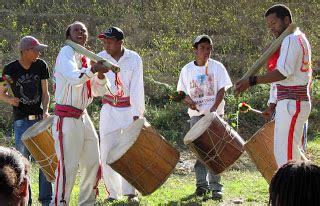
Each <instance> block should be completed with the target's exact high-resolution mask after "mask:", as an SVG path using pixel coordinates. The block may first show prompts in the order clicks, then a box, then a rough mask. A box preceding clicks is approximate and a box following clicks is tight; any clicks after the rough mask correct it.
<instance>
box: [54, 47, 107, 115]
mask: <svg viewBox="0 0 320 206" xmlns="http://www.w3.org/2000/svg"><path fill="white" fill-rule="evenodd" d="M87 64H88V68H82V63H81V55H80V54H78V53H76V52H75V51H74V50H73V49H72V48H71V47H70V46H64V47H63V48H62V49H61V50H60V52H59V54H58V57H57V59H56V63H55V66H54V70H55V72H54V77H55V81H56V91H55V100H56V103H57V104H62V105H70V106H73V107H76V108H78V109H81V110H85V109H86V108H87V106H88V105H89V104H90V103H91V102H92V100H93V97H94V96H102V95H104V94H105V93H106V92H107V91H108V88H107V84H108V81H107V79H106V78H105V79H99V78H98V77H97V75H95V74H93V73H92V72H91V66H90V60H89V59H87ZM88 80H90V82H91V92H92V95H91V96H92V97H90V98H89V97H88V87H87V83H86V82H87V81H88Z"/></svg>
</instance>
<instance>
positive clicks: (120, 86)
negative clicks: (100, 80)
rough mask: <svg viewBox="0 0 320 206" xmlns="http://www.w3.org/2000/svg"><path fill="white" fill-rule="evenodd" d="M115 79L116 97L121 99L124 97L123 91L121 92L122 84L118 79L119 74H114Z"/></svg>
mask: <svg viewBox="0 0 320 206" xmlns="http://www.w3.org/2000/svg"><path fill="white" fill-rule="evenodd" d="M115 75H116V77H115V82H114V83H115V85H116V86H117V90H118V92H117V96H119V97H122V96H123V95H124V91H123V86H122V82H121V79H120V75H119V73H115Z"/></svg>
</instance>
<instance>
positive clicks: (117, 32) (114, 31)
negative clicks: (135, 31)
mask: <svg viewBox="0 0 320 206" xmlns="http://www.w3.org/2000/svg"><path fill="white" fill-rule="evenodd" d="M98 38H100V39H104V38H115V39H117V40H122V39H123V38H124V33H123V31H122V30H121V29H120V28H118V27H110V28H108V29H107V30H106V31H105V32H104V33H101V34H99V35H98Z"/></svg>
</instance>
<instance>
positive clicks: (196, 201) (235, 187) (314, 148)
mask: <svg viewBox="0 0 320 206" xmlns="http://www.w3.org/2000/svg"><path fill="white" fill-rule="evenodd" d="M308 155H309V157H310V158H311V159H312V161H313V162H314V163H316V164H320V139H319V138H317V139H315V140H314V141H311V142H309V143H308ZM242 158H244V157H242ZM31 178H32V182H33V184H32V190H33V191H32V192H33V197H34V201H36V200H35V199H36V198H35V197H37V196H38V182H37V179H38V171H37V167H36V166H35V165H33V168H32V177H31ZM79 182H80V179H79V178H77V180H76V184H75V187H74V188H73V192H72V195H71V202H70V205H77V198H78V195H79ZM222 184H223V185H224V190H223V192H224V198H223V200H222V201H214V200H210V199H209V200H206V201H203V200H202V199H201V198H197V197H194V196H192V195H191V194H192V193H193V192H194V190H195V177H194V173H193V172H181V171H178V170H177V171H176V172H175V173H173V174H172V175H171V176H170V177H169V179H168V180H167V181H166V182H165V184H164V185H163V186H162V187H160V188H159V189H158V190H157V191H155V192H154V193H153V194H151V195H149V196H145V197H141V202H140V205H148V206H149V205H235V203H233V202H234V201H236V200H241V201H242V202H243V203H242V205H266V204H267V203H268V184H267V182H266V181H265V180H264V179H263V177H262V176H261V174H260V173H259V172H258V171H256V170H255V169H252V168H248V167H245V168H238V169H232V170H229V171H226V172H224V173H223V174H222ZM99 191H100V195H99V197H98V199H97V205H107V204H106V203H104V199H105V198H106V191H105V188H104V185H103V182H102V181H100V184H99ZM35 205H39V203H38V202H36V203H35ZM114 205H134V204H128V203H127V202H126V199H125V198H123V199H122V200H119V201H117V202H115V203H114Z"/></svg>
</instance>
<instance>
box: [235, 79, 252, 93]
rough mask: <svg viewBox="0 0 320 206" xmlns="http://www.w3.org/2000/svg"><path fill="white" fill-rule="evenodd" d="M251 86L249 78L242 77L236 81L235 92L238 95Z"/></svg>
mask: <svg viewBox="0 0 320 206" xmlns="http://www.w3.org/2000/svg"><path fill="white" fill-rule="evenodd" d="M249 87H250V85H249V79H242V80H239V81H237V82H236V83H235V89H234V91H235V93H236V96H238V95H239V94H240V93H242V92H244V91H246V90H247V89H248V88H249Z"/></svg>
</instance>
